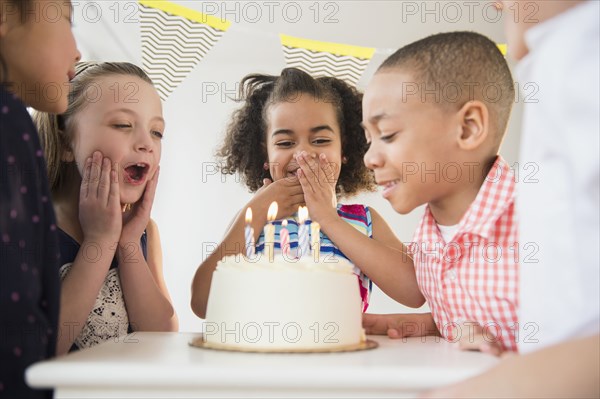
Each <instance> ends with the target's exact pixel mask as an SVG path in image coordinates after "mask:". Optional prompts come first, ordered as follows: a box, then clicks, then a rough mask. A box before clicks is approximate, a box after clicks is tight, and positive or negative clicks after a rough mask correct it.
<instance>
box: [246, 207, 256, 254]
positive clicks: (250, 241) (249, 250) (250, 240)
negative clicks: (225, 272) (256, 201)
mask: <svg viewBox="0 0 600 399" xmlns="http://www.w3.org/2000/svg"><path fill="white" fill-rule="evenodd" d="M251 223H252V208H248V209H246V228H245V229H244V236H245V237H246V257H247V258H252V257H253V256H254V251H255V249H254V229H253V228H252V226H251Z"/></svg>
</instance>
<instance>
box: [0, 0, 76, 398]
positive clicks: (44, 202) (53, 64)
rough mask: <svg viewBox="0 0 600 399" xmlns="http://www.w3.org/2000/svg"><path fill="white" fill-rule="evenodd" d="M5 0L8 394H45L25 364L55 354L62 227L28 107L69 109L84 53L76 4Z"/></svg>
mask: <svg viewBox="0 0 600 399" xmlns="http://www.w3.org/2000/svg"><path fill="white" fill-rule="evenodd" d="M47 3H49V2H47V1H42V0H39V1H38V0H0V309H1V311H0V359H1V360H0V397H1V398H4V397H6V398H22V397H28V398H44V397H52V392H51V391H41V390H33V389H31V388H29V387H28V386H27V384H26V383H25V380H24V374H25V369H26V368H27V367H28V366H29V365H31V364H32V363H34V362H37V361H39V360H42V359H45V358H48V357H52V356H54V354H55V350H56V337H57V323H58V313H59V290H60V283H59V277H58V266H59V261H58V257H57V255H58V248H57V242H58V238H57V227H56V219H55V215H54V210H53V209H52V206H51V203H50V192H49V190H48V182H47V178H46V167H45V164H44V157H43V153H42V150H41V148H40V143H39V139H38V134H37V131H36V129H35V127H34V125H33V123H32V121H31V117H30V116H29V113H28V112H27V109H26V107H28V106H29V107H33V108H36V109H39V110H41V111H47V112H64V111H65V110H66V109H67V94H68V91H67V90H64V88H65V87H67V86H68V82H69V79H70V78H71V77H72V76H73V74H74V69H73V68H74V65H75V63H76V62H77V60H78V59H79V58H80V54H79V51H78V50H77V47H76V45H75V40H74V38H73V33H72V32H71V6H70V4H69V2H68V1H60V2H55V4H53V10H55V11H58V12H59V13H60V15H59V18H53V19H52V21H48V20H47V19H45V18H43V16H42V15H41V14H40V13H41V11H40V10H41V9H42V8H43V7H44V6H47V5H48V4H47Z"/></svg>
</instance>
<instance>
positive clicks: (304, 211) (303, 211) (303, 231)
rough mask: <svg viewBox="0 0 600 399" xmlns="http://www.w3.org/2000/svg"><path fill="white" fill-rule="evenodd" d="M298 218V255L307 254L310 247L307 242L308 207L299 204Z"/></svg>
mask: <svg viewBox="0 0 600 399" xmlns="http://www.w3.org/2000/svg"><path fill="white" fill-rule="evenodd" d="M298 219H299V222H300V227H299V228H298V257H299V258H300V257H302V256H308V254H309V251H310V247H309V242H308V225H307V224H306V220H307V219H308V208H306V207H305V206H301V207H299V208H298Z"/></svg>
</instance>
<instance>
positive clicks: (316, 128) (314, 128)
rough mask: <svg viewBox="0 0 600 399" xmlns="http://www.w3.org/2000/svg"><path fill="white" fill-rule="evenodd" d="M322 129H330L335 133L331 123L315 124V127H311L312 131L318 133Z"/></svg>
mask: <svg viewBox="0 0 600 399" xmlns="http://www.w3.org/2000/svg"><path fill="white" fill-rule="evenodd" d="M321 130H329V131H330V132H331V133H333V129H332V128H331V126H329V125H320V126H315V127H313V128H311V129H310V132H311V133H318V132H320V131H321Z"/></svg>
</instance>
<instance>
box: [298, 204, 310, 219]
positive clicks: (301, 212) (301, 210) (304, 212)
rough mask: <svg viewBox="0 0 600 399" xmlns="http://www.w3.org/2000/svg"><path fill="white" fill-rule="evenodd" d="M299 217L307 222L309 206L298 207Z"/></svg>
mask: <svg viewBox="0 0 600 399" xmlns="http://www.w3.org/2000/svg"><path fill="white" fill-rule="evenodd" d="M298 219H300V223H304V222H306V220H307V219H308V208H307V207H305V206H300V207H298Z"/></svg>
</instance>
